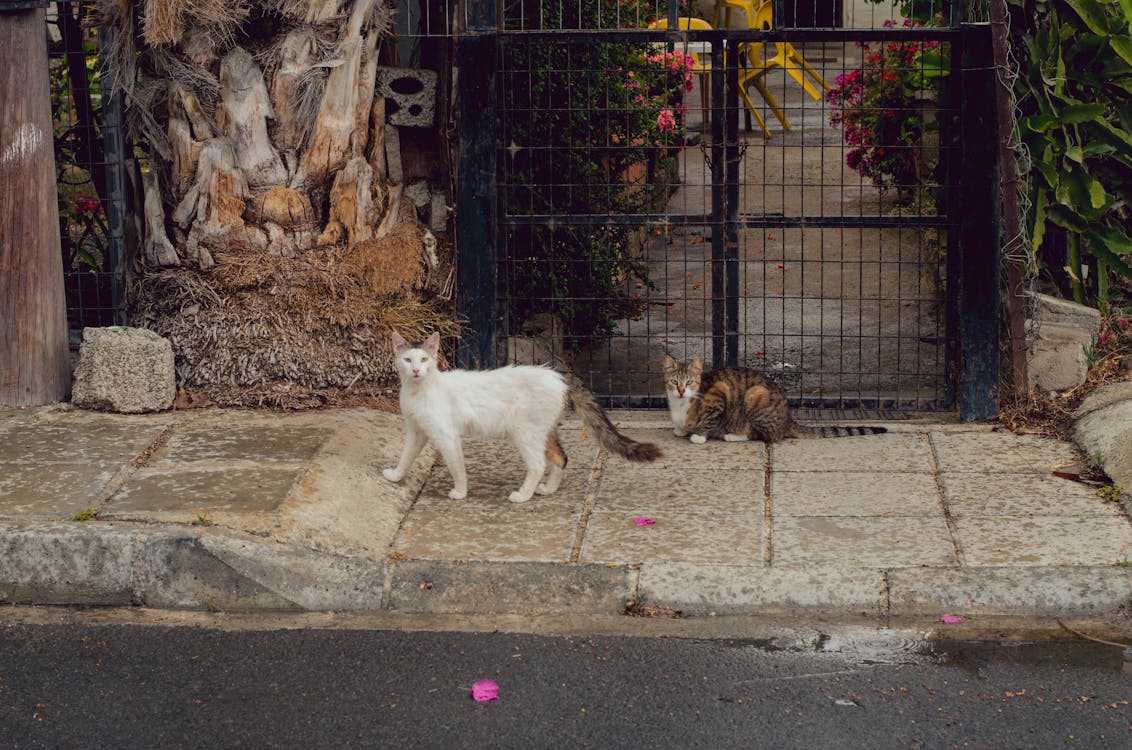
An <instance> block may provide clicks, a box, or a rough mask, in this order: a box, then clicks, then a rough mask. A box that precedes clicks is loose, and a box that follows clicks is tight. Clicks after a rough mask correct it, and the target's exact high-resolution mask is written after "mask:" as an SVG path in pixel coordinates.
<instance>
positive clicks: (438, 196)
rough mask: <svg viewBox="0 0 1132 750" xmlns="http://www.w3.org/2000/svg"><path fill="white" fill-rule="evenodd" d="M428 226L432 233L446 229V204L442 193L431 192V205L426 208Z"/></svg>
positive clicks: (442, 231) (439, 232)
mask: <svg viewBox="0 0 1132 750" xmlns="http://www.w3.org/2000/svg"><path fill="white" fill-rule="evenodd" d="M428 228H429V229H431V230H432V233H433V234H442V233H444V232H447V231H448V204H447V203H446V202H445V200H444V193H433V194H432V205H431V206H430V207H429V209H428Z"/></svg>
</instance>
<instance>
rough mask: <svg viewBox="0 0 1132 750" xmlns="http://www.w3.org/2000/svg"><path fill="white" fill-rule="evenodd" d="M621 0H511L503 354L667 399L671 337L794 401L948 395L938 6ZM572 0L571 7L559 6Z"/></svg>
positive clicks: (925, 402) (944, 36) (943, 399)
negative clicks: (772, 15)
mask: <svg viewBox="0 0 1132 750" xmlns="http://www.w3.org/2000/svg"><path fill="white" fill-rule="evenodd" d="M567 5H569V8H567V7H566V6H567ZM627 5H629V4H627V3H605V4H603V3H596V2H595V3H584V4H579V3H574V4H565V3H516V4H514V5H512V4H507V7H506V8H505V14H504V27H505V28H508V24H510V26H509V27H510V28H512V29H513V30H515V31H516V33H514V34H512V35H507V34H505V35H504V36H503V38H502V43H501V51H500V57H499V61H498V64H497V66H498V70H499V80H500V81H501V86H500V101H501V109H500V132H501V135H500V138H499V146H500V149H499V153H498V165H499V175H500V178H499V179H500V191H501V193H500V196H501V214H502V217H501V225H502V229H501V234H502V240H501V244H502V249H501V253H500V256H501V257H500V273H499V281H500V288H501V300H500V302H501V306H502V308H503V309H502V314H503V317H504V320H505V323H504V326H505V331H504V334H505V335H506V354H505V356H506V358H507V359H508V360H509V361H531V360H534V361H545V362H549V363H551V364H554V365H555V366H560V367H568V368H570V369H572V370H573V371H574V372H575V373H576V374H578V375H579V376H581V377H582V378H583V379H584V380H585V381H586V382H587V385H588V386H589V387H590V388H591V389H593V390H594V391H595V392H596V393H598V394H601V395H602V396H604V397H605V399H606V402H607V403H610V404H615V405H627V406H638V405H641V406H658V405H660V404H662V403H663V394H664V388H663V381H662V375H661V373H662V359H663V356H664V354H666V353H667V354H671V355H672V356H673V357H675V358H677V359H683V360H686V359H690V358H692V357H695V356H700V357H703V358H704V359H705V361H706V362H707V364H708V366H709V367H711V366H714V367H720V366H724V365H740V366H748V367H753V368H757V369H759V370H761V371H765V372H768V373H770V374H771V375H772V376H774V377H775V378H776V379H777V380H778V381H779V382H780V383H781V384H782V385H783V387H784V388H785V389H786V390H787V393H788V395H789V396H790V398H791V400H792V401H793V402H794V403H795V404H804V405H809V406H814V407H831V408H838V409H847V408H860V407H866V408H873V409H875V408H914V409H940V408H948V407H949V406H950V404H951V403H952V401H953V398H954V394H953V390H954V389H953V384H952V380H953V377H952V376H953V373H952V371H951V368H952V357H953V353H954V338H955V325H956V322H955V315H954V311H953V310H952V309H951V307H952V303H953V295H952V294H951V290H950V286H951V285H953V282H952V281H951V280H949V279H948V273H947V264H946V260H947V257H948V252H947V251H948V247H949V243H951V242H954V240H955V232H954V231H953V230H954V228H955V224H954V221H953V215H954V212H953V211H951V210H950V207H949V205H948V201H949V200H950V199H951V196H952V194H953V188H955V184H954V180H955V177H954V175H955V174H956V170H955V169H954V168H953V166H954V161H955V159H956V157H957V152H958V135H957V133H956V132H955V125H956V123H957V122H958V110H957V107H956V105H955V104H954V96H953V92H952V76H950V71H949V65H950V56H951V52H952V47H951V42H950V37H949V36H948V30H947V29H946V28H936V27H926V26H924V25H923V24H922V23H921V22H919V21H916V20H904V19H902V18H901V17H900V16H899V14H898V13H896V12H895V10H894V9H893V8H892V7H891V6H888V5H861V4H858V5H857V6H855V7H856V8H857V9H858V10H860V8H862V7H864V8H865V9H866V10H869V11H870V15H869V16H868V17H867V19H866V20H867V23H862V24H861V25H860V27H858V28H855V29H854V28H848V27H846V26H845V23H846V22H847V21H850V20H852V17H851V15H850V14H849V13H847V12H845V13H842V15H841V28H840V29H837V30H822V31H818V30H814V29H812V28H811V29H802V30H797V31H792V32H788V31H786V30H784V29H781V28H779V27H778V26H777V25H775V26H774V29H773V33H771V34H767V33H763V34H757V33H752V32H751V31H750V29H756V30H760V31H764V32H766V31H768V29H767V28H761V29H760V27H759V26H758V25H757V24H756V23H750V24H735V25H734V28H727V29H722V28H720V26H722V25H724V24H726V23H727V21H726V19H725V17H724V14H723V13H722V12H716V13H715V14H714V15H712V14H710V13H709V14H704V13H702V12H701V13H700V14H699V15H700V16H705V15H706V16H707V17H706V18H703V19H702V20H703V21H704V23H705V24H706V25H696V24H692V23H690V22H679V21H678V23H686V25H683V26H681V31H684V30H685V29H687V31H686V33H680V34H665V33H664V32H663V31H656V30H654V31H647V30H642V29H648V27H649V25H650V24H651V23H653V22H655V21H656V19H657V18H663V19H664V21H662V23H661V25H662V26H665V25H667V21H668V16H667V12H668V8H667V4H665V3H653V4H651V7H650V9H649V10H650V11H651V12H644V11H642V10H641V5H642V4H638V5H636V6H634V9H635V11H636V12H635V13H633V14H629V15H626V13H625V9H626V6H627ZM802 5H803V4H802V3H795V6H796V7H795V10H796V11H800V10H801V7H802ZM613 6H616V10H617V11H618V12H617V13H614V12H613V11H614V10H615V9H614V8H613ZM727 6H728V7H730V8H731V9H733V10H736V12H738V10H740V9H741V6H742V3H739V2H734V3H731V2H729V3H727ZM532 7H535V8H537V9H539V10H540V11H541V15H537V16H536V15H533V14H532V11H531V8H532ZM811 7H812V8H817V9H819V10H820V9H821V8H825V7H826V4H815V3H811ZM585 8H589V9H591V10H593V11H594V13H596V14H597V15H595V16H593V17H591V23H590V24H589V25H586V24H583V23H582V22H581V20H579V19H577V18H572V19H568V20H565V21H564V20H561V15H560V16H555V15H554V13H559V14H564V13H565V12H566V11H567V10H572V12H574V11H577V10H578V9H585ZM603 8H604V9H606V10H608V11H609V13H610V14H611V15H610V16H609V17H608V18H606V17H605V16H601V14H600V13H599V12H598V11H601V10H602V9H603ZM520 10H521V11H522V13H521V14H519V15H516V16H515V17H510V16H508V15H507V11H514V12H515V13H519V11H520ZM716 10H717V11H722V10H726V8H725V7H723V6H721V7H719V8H717V9H716ZM842 10H844V9H842ZM551 11H554V13H552V12H551ZM680 12H687V11H686V9H685V8H681V9H680ZM764 12H765V11H764ZM778 12H781V11H778ZM894 16H895V20H894ZM801 17H802V16H801V15H796V16H795V19H799V18H801ZM708 18H711V19H712V20H711V21H708ZM750 18H751V19H752V20H754V19H755V16H751V17H750ZM548 19H549V22H548ZM603 19H604V20H603ZM857 20H858V21H860V17H857ZM599 21H600V22H601V23H604V24H605V26H603V27H601V28H603V29H605V30H604V31H595V30H594V27H596V26H597V24H598V22H599ZM796 22H797V23H802V21H796ZM937 22H938V21H937ZM805 23H806V24H809V25H810V26H812V25H815V24H817V23H818V22H816V21H806V22H805ZM531 27H533V28H531ZM520 28H522V29H523V31H522V33H518V32H519V29H520ZM547 29H551V30H553V31H554V32H555V33H546V30H547ZM583 29H584V30H583ZM634 29H637V30H634Z"/></svg>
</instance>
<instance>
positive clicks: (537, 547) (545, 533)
mask: <svg viewBox="0 0 1132 750" xmlns="http://www.w3.org/2000/svg"><path fill="white" fill-rule="evenodd" d="M449 502H450V503H452V504H453V507H452V508H450V509H447V510H439V509H424V510H414V511H413V512H411V513H409V514H408V516H407V517H406V519H405V522H404V525H403V527H402V529H401V531H400V533H398V535H397V539H396V541H395V542H394V544H393V547H392V551H393V554H394V555H395V556H397V557H404V558H409V559H426V560H437V559H440V560H486V561H514V562H519V561H524V562H558V563H568V562H569V561H570V555H571V552H572V551H573V548H574V536H575V531H576V528H577V524H578V519H579V516H580V510H578V509H576V508H560V507H553V506H537V505H536V506H532V507H525V506H526V504H520V505H516V504H515V503H508V504H507V506H503V505H502V504H498V505H495V506H492V507H487V506H484V505H479V506H475V505H471V504H468V503H466V502H465V501H451V500H450V501H449ZM461 503H463V504H461Z"/></svg>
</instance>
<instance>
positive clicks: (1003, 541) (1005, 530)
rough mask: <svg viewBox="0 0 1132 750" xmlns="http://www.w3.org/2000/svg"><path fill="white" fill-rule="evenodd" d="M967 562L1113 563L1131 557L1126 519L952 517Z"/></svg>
mask: <svg viewBox="0 0 1132 750" xmlns="http://www.w3.org/2000/svg"><path fill="white" fill-rule="evenodd" d="M955 527H956V533H957V534H958V537H959V544H960V545H961V547H962V549H963V554H964V555H965V557H966V560H967V564H968V565H972V566H991V567H993V566H1017V567H1030V566H1060V565H1096V566H1100V565H1112V566H1116V565H1118V564H1120V563H1122V562H1127V561H1132V526H1130V525H1129V523H1128V519H1127V518H1126V517H1121V516H1117V515H1115V514H1106V515H1104V516H1018V517H1011V518H1003V517H1002V516H964V517H962V518H957V519H955Z"/></svg>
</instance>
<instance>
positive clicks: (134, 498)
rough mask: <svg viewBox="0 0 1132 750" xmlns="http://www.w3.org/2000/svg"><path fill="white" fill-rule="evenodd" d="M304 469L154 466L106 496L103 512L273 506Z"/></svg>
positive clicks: (253, 509)
mask: <svg viewBox="0 0 1132 750" xmlns="http://www.w3.org/2000/svg"><path fill="white" fill-rule="evenodd" d="M303 470H304V467H303V466H302V465H301V464H298V465H293V466H282V467H279V466H247V465H243V466H233V465H232V464H231V463H227V464H221V465H211V466H207V467H200V468H183V466H177V467H173V466H170V465H168V464H166V465H161V464H158V465H156V466H153V467H148V468H145V469H141V470H140V471H138V472H137V473H136V474H134V475H133V476H132V477H130V479H129V480H128V482H127V483H126V485H125V486H124V487H122V488H121V489H120V490H118V492H116V493H115V494H114V495H113V496H112V497H111V498H110V499H109V504H108V506H107V508H106V511H105V514H106V515H107V516H108V517H109V516H117V517H124V516H125V515H128V514H131V513H136V512H141V513H145V512H168V513H174V514H176V513H185V514H186V515H190V514H191V515H193V516H195V515H199V514H201V513H204V512H206V511H238V512H242V513H260V512H263V511H270V510H276V509H278V508H279V506H280V505H282V504H283V502H284V501H285V500H286V499H287V497H288V495H290V494H291V489H292V487H294V485H295V483H296V482H297V481H298V480H299V478H300V476H301V474H302V472H303ZM188 520H189V521H190V522H191V521H192V520H193V519H192V518H189V519H188Z"/></svg>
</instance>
